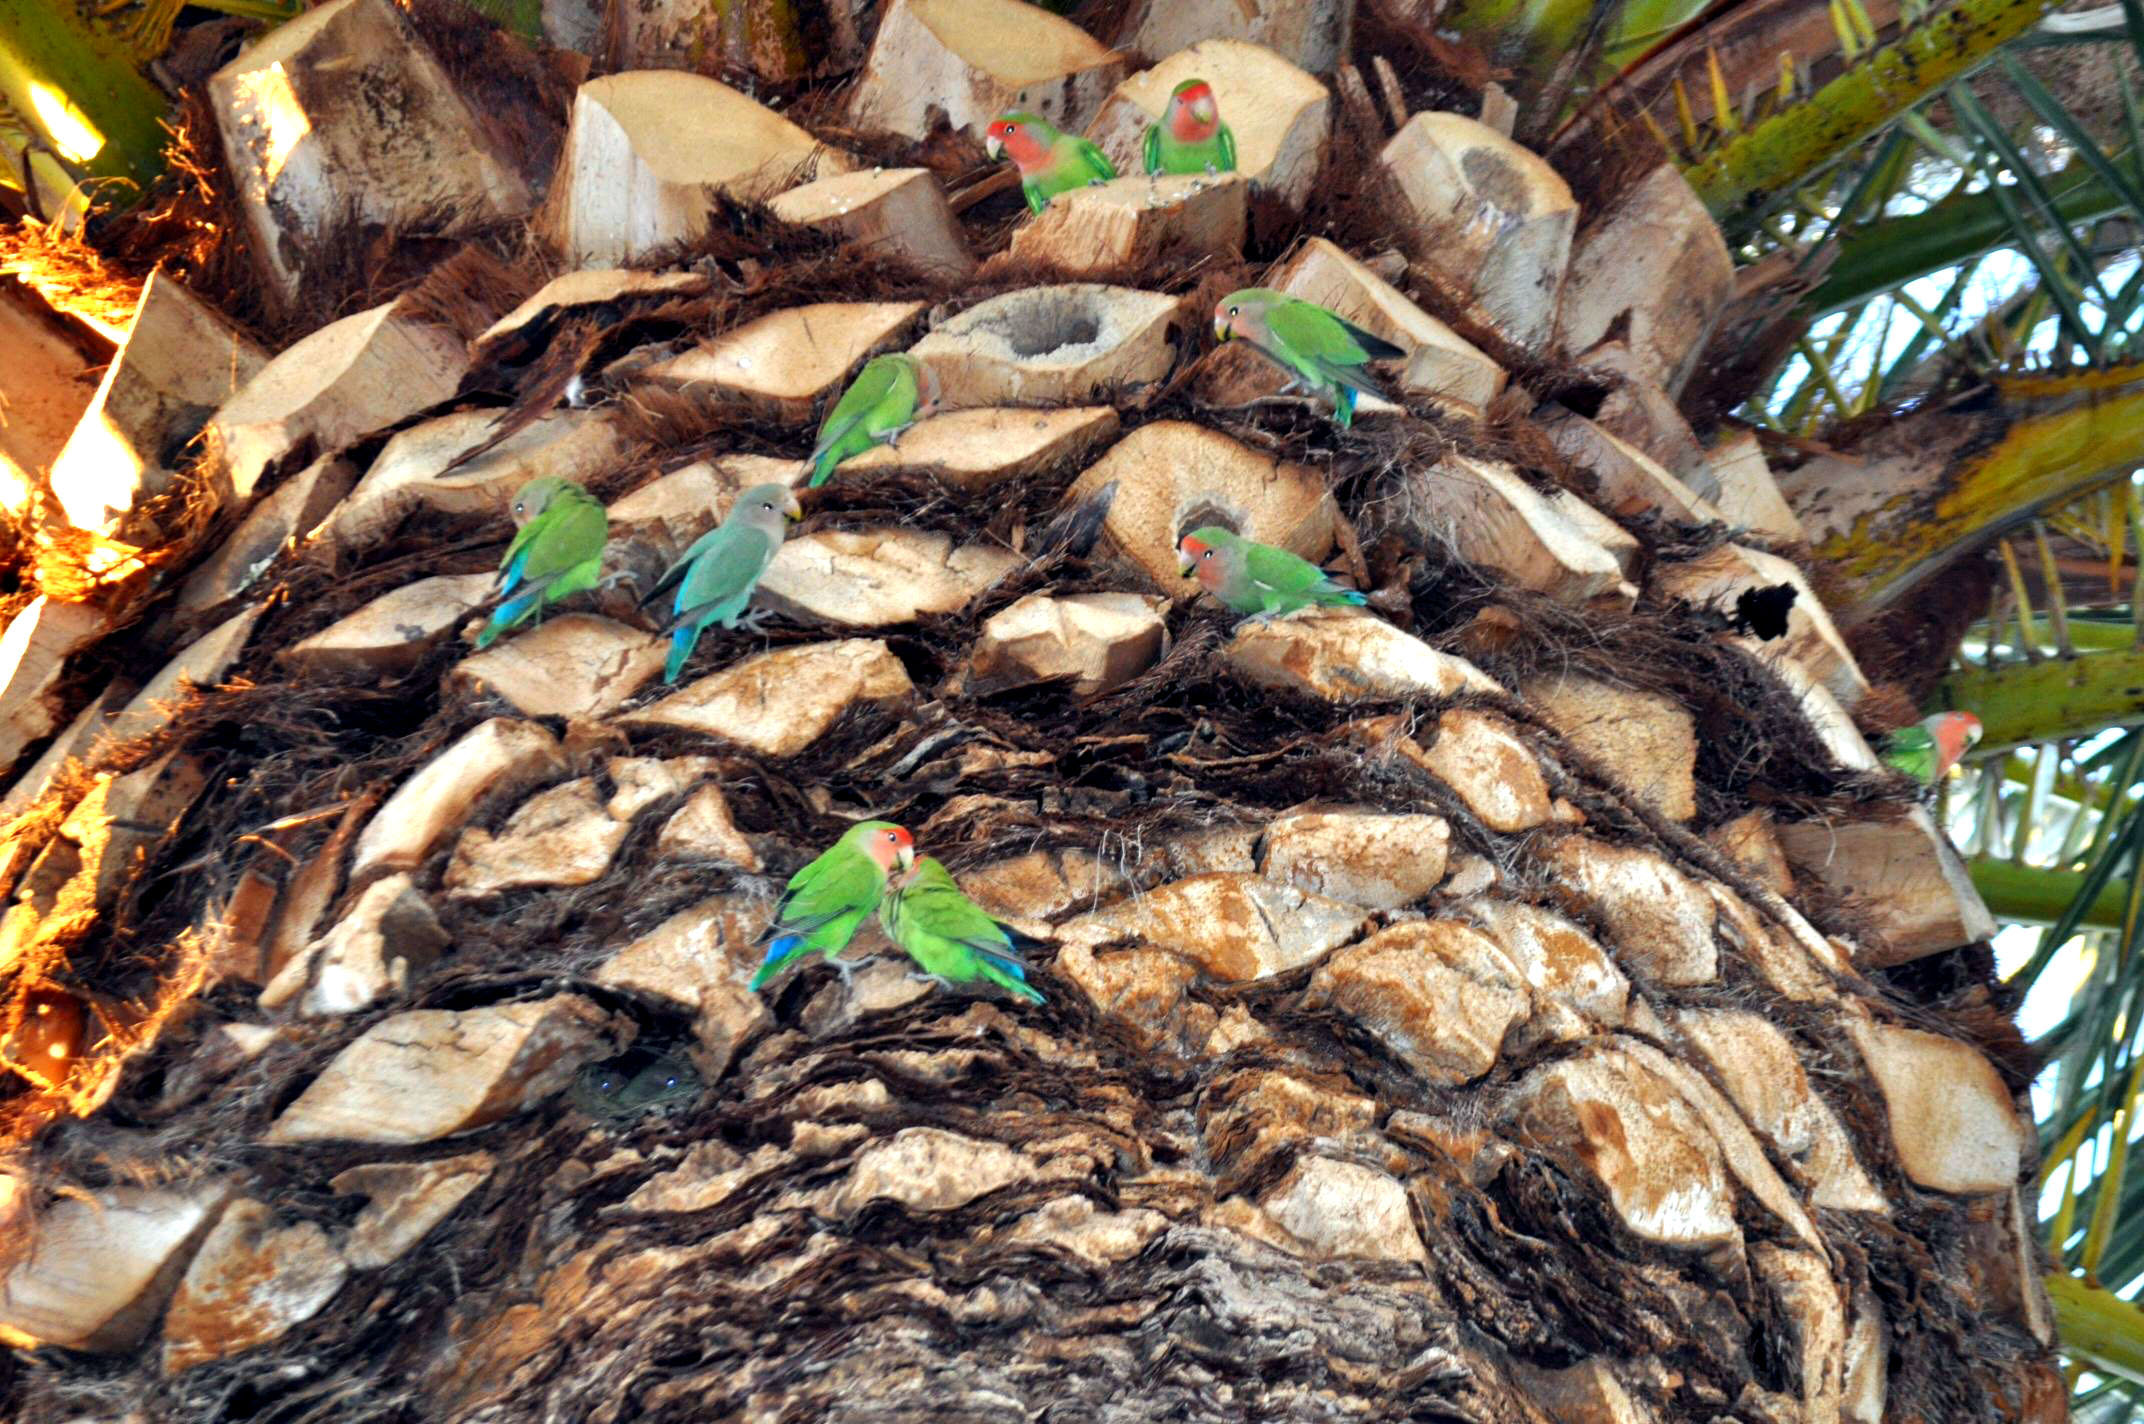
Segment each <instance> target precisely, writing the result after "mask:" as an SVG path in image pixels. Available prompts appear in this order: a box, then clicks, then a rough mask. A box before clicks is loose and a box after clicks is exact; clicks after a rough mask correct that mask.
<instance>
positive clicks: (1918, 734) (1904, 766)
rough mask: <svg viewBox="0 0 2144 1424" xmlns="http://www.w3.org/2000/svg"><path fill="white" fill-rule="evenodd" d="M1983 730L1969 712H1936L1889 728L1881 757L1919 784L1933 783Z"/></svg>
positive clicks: (1969, 746)
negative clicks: (1889, 737)
mask: <svg viewBox="0 0 2144 1424" xmlns="http://www.w3.org/2000/svg"><path fill="white" fill-rule="evenodd" d="M1983 730H1984V729H1983V728H1982V727H1981V725H1980V719H1979V718H1978V717H1975V716H1974V715H1973V714H1972V713H1970V712H1938V713H1936V714H1935V715H1934V716H1933V717H1923V718H1922V719H1921V720H1920V721H1919V722H1917V723H1915V724H1914V725H1913V726H1911V727H1901V728H1900V729H1899V730H1897V731H1895V732H1893V733H1892V734H1891V741H1890V744H1889V745H1888V746H1886V747H1885V748H1884V749H1883V759H1884V762H1885V764H1886V765H1888V766H1892V767H1895V768H1897V769H1898V770H1900V771H1903V772H1904V773H1906V775H1908V776H1910V777H1912V778H1913V779H1914V780H1916V781H1918V782H1920V783H1921V784H1922V785H1923V786H1933V785H1935V784H1936V783H1937V782H1939V781H1941V780H1942V779H1943V778H1944V777H1946V776H1948V775H1949V774H1950V769H1951V768H1952V767H1954V766H1956V765H1957V764H1958V763H1959V762H1961V761H1963V760H1964V759H1965V754H1966V753H1967V752H1969V751H1971V750H1972V749H1973V746H1974V744H1975V743H1977V742H1978V741H1979V740H1980V737H1981V733H1982V731H1983Z"/></svg>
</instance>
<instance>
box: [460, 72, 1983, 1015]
mask: <svg viewBox="0 0 2144 1424" xmlns="http://www.w3.org/2000/svg"><path fill="white" fill-rule="evenodd" d="M987 132H988V140H989V147H990V149H991V151H992V153H993V154H998V153H1002V154H1004V155H1006V156H1009V157H1010V158H1011V159H1012V161H1013V163H1014V164H1015V165H1017V167H1018V168H1019V172H1020V185H1021V189H1022V191H1023V192H1024V193H1025V195H1026V197H1027V204H1028V207H1029V208H1030V209H1031V210H1032V211H1034V212H1036V213H1040V212H1041V211H1042V210H1043V209H1044V207H1046V206H1047V205H1048V204H1049V201H1050V199H1052V198H1053V197H1055V196H1056V195H1058V194H1059V193H1064V192H1068V191H1070V190H1072V189H1076V188H1081V187H1085V186H1087V185H1089V184H1093V183H1102V182H1106V181H1108V180H1110V179H1112V178H1115V177H1116V176H1117V172H1116V169H1115V167H1114V166H1113V165H1112V164H1111V163H1110V161H1109V159H1108V157H1107V156H1105V155H1104V154H1103V153H1102V151H1101V150H1100V149H1099V148H1097V147H1095V145H1094V144H1093V143H1091V142H1089V141H1088V140H1086V139H1084V138H1081V137H1079V136H1078V135H1076V134H1067V133H1063V132H1060V131H1059V130H1058V129H1056V128H1055V127H1053V126H1052V125H1051V124H1049V123H1048V122H1047V121H1046V120H1044V119H1042V118H1039V117H1038V116H1036V115H1034V114H1029V113H1009V114H1005V115H1002V116H1001V117H999V118H998V119H997V120H995V121H994V122H992V123H991V124H990V126H989V129H988V131H987ZM1143 157H1144V160H1145V166H1146V171H1147V173H1148V174H1150V175H1154V174H1163V173H1184V174H1198V173H1206V174H1215V173H1225V172H1231V171H1234V169H1235V167H1236V140H1235V135H1234V134H1232V133H1231V132H1230V131H1229V128H1228V125H1227V124H1225V123H1223V122H1221V117H1220V110H1219V107H1218V105H1217V104H1216V102H1215V99H1214V92H1213V88H1212V86H1211V85H1209V84H1208V83H1207V82H1206V81H1204V80H1202V79H1187V80H1185V81H1184V82H1183V83H1181V84H1179V85H1177V86H1176V88H1175V90H1174V92H1172V93H1171V94H1170V96H1169V103H1168V107H1167V109H1166V111H1165V112H1164V113H1163V115H1162V117H1161V119H1160V121H1159V122H1157V123H1155V124H1153V125H1151V126H1150V127H1149V128H1148V129H1147V131H1146V139H1145V144H1144V146H1143ZM1214 334H1215V335H1216V336H1217V337H1218V338H1219V339H1220V340H1223V341H1227V340H1230V339H1237V338H1240V339H1241V340H1243V341H1245V342H1247V343H1249V344H1250V345H1251V346H1252V347H1253V348H1255V349H1256V350H1257V351H1258V352H1259V353H1260V354H1261V355H1263V356H1265V357H1266V358H1268V359H1269V360H1271V361H1273V362H1274V363H1275V364H1276V365H1278V366H1280V367H1281V368H1282V369H1283V370H1285V371H1286V372H1288V374H1289V377H1290V379H1289V382H1288V385H1287V386H1286V387H1285V388H1284V389H1285V390H1291V391H1292V390H1298V389H1305V390H1309V391H1311V392H1313V393H1315V394H1317V395H1320V396H1322V397H1324V398H1325V399H1326V400H1327V401H1329V402H1331V404H1332V407H1333V418H1334V420H1335V422H1336V423H1337V424H1339V425H1341V426H1343V427H1346V426H1348V425H1350V424H1351V423H1352V422H1353V418H1354V412H1355V403H1356V399H1357V397H1358V396H1361V395H1373V396H1380V397H1381V396H1383V394H1384V393H1383V391H1381V390H1380V389H1379V388H1378V386H1377V385H1376V384H1375V383H1374V382H1373V381H1372V380H1371V379H1370V377H1369V375H1368V373H1367V371H1366V367H1367V366H1368V365H1369V363H1371V362H1373V361H1384V360H1390V359H1392V358H1394V357H1398V356H1402V355H1404V354H1405V352H1403V351H1402V350H1401V349H1400V348H1399V347H1397V346H1394V345H1393V344H1392V343H1390V342H1388V341H1385V340H1383V339H1382V338H1380V337H1377V336H1374V335H1372V334H1371V333H1369V332H1367V331H1364V330H1363V329H1362V328H1361V327H1358V326H1356V325H1355V324H1354V323H1352V322H1349V321H1347V320H1345V319H1344V318H1342V317H1340V316H1338V315H1336V314H1335V313H1333V312H1331V311H1328V310H1327V309H1326V308H1324V307H1321V306H1318V305H1316V304H1314V303H1311V302H1306V301H1303V300H1300V299H1299V298H1296V297H1291V296H1289V295H1287V294H1286V293H1284V292H1278V291H1273V290H1270V289H1268V288H1264V287H1246V288H1244V289H1242V290H1240V291H1236V292H1231V293H1229V294H1228V295H1227V296H1225V297H1223V298H1222V299H1221V300H1220V301H1219V302H1218V303H1217V304H1216V305H1215V308H1214ZM939 399H940V391H939V386H938V380H937V377H936V375H935V374H933V373H932V371H931V370H930V368H929V367H927V366H926V365H924V364H923V363H922V362H919V361H917V360H915V359H914V358H913V357H910V356H908V355H906V354H892V355H885V356H877V357H874V358H872V360H870V361H869V362H867V363H866V364H865V366H864V368H863V370H862V371H860V372H858V373H857V376H856V379H855V380H854V381H853V382H851V383H850V384H849V387H848V389H846V390H845V391H843V392H842V395H841V398H840V399H839V400H838V401H836V402H835V403H834V407H833V409H832V410H830V411H828V412H827V415H826V419H825V421H824V422H823V423H822V424H821V425H820V427H819V436H818V439H817V441H815V442H814V444H813V446H812V452H811V454H810V455H809V456H807V457H806V460H805V463H806V464H807V465H808V466H809V467H810V471H811V478H810V481H809V484H810V486H811V487H812V488H817V487H818V486H820V485H823V484H825V483H826V481H827V480H828V479H829V478H830V477H831V476H832V475H833V473H834V471H835V468H836V467H837V466H839V465H840V464H841V463H842V462H843V461H845V460H847V459H849V458H850V457H852V456H855V455H859V454H861V453H863V452H864V451H866V450H868V449H870V448H871V447H872V446H873V445H877V444H888V445H892V444H896V443H897V442H898V441H899V439H900V437H901V435H902V433H903V432H905V431H906V430H907V429H908V428H909V427H910V426H911V425H913V424H915V422H916V421H918V420H920V419H922V418H924V417H926V416H928V415H930V414H931V413H933V412H934V411H935V410H936V409H937V406H938V403H939ZM513 514H514V519H515V521H516V523H518V524H519V526H520V528H519V530H518V532H516V534H515V535H514V539H513V542H512V543H511V544H509V545H508V546H507V550H506V554H505V556H504V557H503V558H502V559H501V561H500V566H499V583H498V589H497V593H496V604H495V607H494V608H493V610H492V612H491V615H490V617H489V618H488V619H487V620H486V621H485V623H484V626H483V627H482V628H481V629H480V630H479V631H478V634H477V638H476V645H477V647H479V648H486V647H489V646H490V645H491V644H492V643H493V642H494V641H495V640H496V639H498V638H499V637H500V636H501V635H502V634H505V633H507V632H509V631H511V630H512V629H514V628H516V627H518V626H519V625H521V624H522V623H524V622H526V621H527V620H528V619H529V618H531V617H535V616H539V615H540V613H541V611H542V610H543V609H544V608H545V607H547V606H548V605H550V604H553V603H556V602H558V601H559V600H561V599H564V598H568V597H571V596H572V595H574V594H576V593H584V592H587V591H588V590H590V589H593V588H594V587H596V585H597V583H598V580H599V578H600V576H601V572H602V557H603V546H604V543H605V541H606V539H607V538H608V537H609V519H608V516H607V515H606V514H605V512H604V509H603V506H602V505H601V504H600V503H599V502H598V501H597V500H596V499H595V498H594V497H593V496H592V495H590V494H589V493H588V492H587V491H586V490H584V489H582V488H581V487H580V486H579V485H577V484H574V483H573V482H572V481H570V480H564V479H559V478H556V477H551V476H546V477H544V478H541V479H536V480H532V481H530V482H529V483H528V484H527V485H525V486H523V487H522V489H521V491H520V493H519V494H518V495H517V497H516V498H515V501H514V505H513ZM802 515H803V510H802V508H801V507H800V506H799V505H798V503H797V498H796V495H795V494H794V493H793V492H792V490H791V488H790V487H789V486H787V485H781V484H764V485H755V486H754V487H752V488H751V489H748V490H745V491H744V492H743V493H742V494H740V495H738V497H737V499H736V502H735V503H734V504H732V505H731V506H730V510H729V514H728V517H727V518H725V519H724V520H723V521H722V522H721V523H720V524H718V525H717V526H716V527H715V528H714V529H712V530H710V531H708V532H707V533H706V534H704V535H702V536H701V537H700V538H699V539H697V540H695V541H694V542H693V544H692V545H691V547H689V548H687V549H686V550H685V552H684V554H683V555H682V556H681V557H680V558H679V559H678V560H677V561H676V562H675V563H673V564H672V565H671V566H670V568H669V569H668V570H667V571H666V572H665V573H664V574H663V576H662V578H661V579H659V580H658V581H657V582H656V584H655V586H654V587H653V588H652V589H650V590H649V591H648V593H647V595H646V596H645V597H644V598H643V599H642V600H641V604H642V606H643V607H645V606H646V605H647V604H649V603H652V602H654V601H655V600H656V599H658V598H660V597H661V596H662V595H663V594H664V593H666V592H669V591H670V590H672V589H674V590H675V593H674V594H673V595H672V597H671V602H670V617H669V620H668V622H667V623H666V624H665V625H664V628H663V631H665V632H667V633H668V634H669V635H670V640H671V641H670V652H669V656H668V659H667V661H666V662H665V664H664V668H663V676H664V678H665V680H667V681H672V682H674V681H676V680H677V676H678V674H679V673H680V672H681V671H683V670H684V667H685V663H686V661H687V660H688V659H689V658H690V657H691V656H692V650H693V646H694V645H695V644H696V643H697V642H698V640H699V637H700V633H701V631H702V630H703V629H705V628H706V627H707V626H708V625H710V624H719V625H721V626H722V627H724V628H733V627H735V626H737V624H738V622H739V621H740V620H741V619H743V618H744V615H745V610H746V608H747V606H748V605H749V604H750V603H751V601H752V594H753V592H754V590H755V589H756V588H757V587H758V584H759V580H760V576H761V575H762V574H764V573H765V572H766V569H767V565H768V564H769V563H771V562H772V561H773V559H774V556H775V554H776V552H777V551H778V550H780V548H781V546H782V540H783V538H784V536H785V535H786V534H787V532H788V530H787V526H788V524H789V522H790V521H793V520H796V519H799V518H801V517H802ZM1177 548H1178V553H1179V555H1180V566H1181V568H1182V570H1183V574H1184V577H1186V578H1193V577H1195V578H1197V579H1198V581H1199V584H1200V586H1201V587H1202V588H1204V589H1205V591H1206V592H1207V593H1209V594H1211V595H1213V597H1214V598H1215V599H1217V600H1218V601H1219V602H1221V603H1222V604H1224V605H1226V606H1227V607H1228V608H1230V609H1231V610H1233V611H1235V612H1237V613H1240V614H1245V615H1248V616H1251V617H1253V618H1261V619H1262V618H1271V617H1274V616H1277V615H1279V614H1283V613H1289V612H1293V611H1294V610H1296V609H1300V608H1307V607H1312V606H1316V605H1335V604H1343V605H1358V606H1359V605H1361V604H1363V603H1364V602H1366V601H1367V600H1366V599H1365V598H1364V596H1363V595H1362V594H1361V593H1359V592H1357V591H1356V590H1354V589H1351V588H1347V587H1344V586H1342V585H1341V584H1338V583H1336V582H1334V581H1333V579H1332V578H1331V577H1330V576H1328V575H1327V574H1326V572H1325V571H1324V570H1323V569H1321V568H1319V567H1318V566H1317V565H1315V564H1313V563H1311V562H1309V561H1308V560H1306V559H1302V558H1299V557H1297V556H1296V555H1294V554H1292V553H1289V552H1288V551H1287V550H1285V549H1279V548H1275V547H1273V546H1271V545H1268V544H1260V543H1257V542H1255V541H1253V540H1250V539H1246V538H1244V537H1242V536H1241V535H1239V534H1236V533H1235V532H1233V531H1232V530H1229V529H1224V528H1220V527H1218V526H1208V527H1205V528H1200V529H1194V530H1192V531H1191V532H1190V533H1188V534H1186V535H1184V536H1183V539H1182V541H1181V542H1180V543H1179V544H1178V546H1177ZM1979 737H1980V723H1979V721H1978V719H1976V718H1974V717H1973V715H1972V714H1971V713H1969V712H1948V713H1942V714H1938V715H1937V716H1934V717H1930V718H1928V719H1927V720H1926V721H1925V722H1923V723H1921V724H1920V725H1919V726H1917V727H1909V728H1907V729H1905V730H1904V731H1902V732H1900V733H1898V734H1897V735H1896V736H1895V737H1894V738H1893V739H1892V742H1891V744H1890V748H1889V750H1888V751H1887V752H1886V754H1885V760H1886V761H1888V762H1889V763H1890V764H1891V765H1892V766H1894V767H1896V768H1897V769H1898V770H1900V771H1903V772H1905V773H1906V774H1907V775H1909V776H1914V777H1916V778H1918V779H1920V780H1921V781H1923V782H1924V783H1931V784H1932V783H1934V782H1935V781H1937V780H1940V779H1941V777H1942V776H1943V774H1944V773H1946V772H1947V771H1948V770H1949V769H1950V768H1951V767H1952V766H1955V765H1956V764H1957V762H1958V760H1959V758H1961V757H1962V756H1963V755H1964V754H1965V752H1966V750H1967V749H1968V748H1970V747H1971V745H1972V744H1973V743H1974V742H1975V741H1977V740H1979ZM873 915H876V916H877V917H878V921H879V925H880V927H881V928H882V929H883V930H884V931H885V933H886V936H887V938H888V939H890V940H892V941H893V943H894V944H896V945H897V946H899V947H900V948H901V949H902V950H904V951H905V952H906V953H907V954H908V955H909V957H910V958H912V959H913V960H915V962H916V964H917V965H918V966H919V967H920V968H921V969H922V970H923V972H924V973H925V974H927V975H929V976H930V977H932V978H934V979H937V980H940V981H942V982H947V983H953V984H963V985H976V984H989V985H993V986H995V987H997V988H998V989H1001V990H1004V991H1005V992H1007V993H1009V994H1012V995H1013V996H1015V997H1017V998H1021V999H1026V1000H1028V1001H1030V1002H1035V1003H1040V1002H1041V1001H1042V995H1041V993H1040V992H1039V991H1038V990H1036V989H1035V988H1034V986H1032V985H1030V984H1029V983H1028V982H1027V974H1026V970H1025V967H1024V966H1023V965H1022V963H1021V960H1020V954H1019V944H1018V941H1017V939H1016V937H1015V936H1014V935H1013V933H1012V932H1011V931H1009V930H1008V929H1007V928H1006V927H1005V926H1003V925H1000V924H999V923H998V922H997V921H996V920H994V919H992V918H991V917H990V916H989V915H988V914H987V913H985V912H984V911H983V909H982V908H981V907H980V906H978V905H977V904H976V903H975V902H974V901H972V900H970V899H969V898H968V897H967V896H966V895H965V894H963V893H962V892H961V889H960V887H959V885H957V884H956V883H955V882H954V880H953V877H952V875H951V873H949V872H948V871H947V870H946V868H945V867H944V866H943V865H941V864H940V863H939V862H938V861H937V860H935V859H933V858H931V857H930V856H922V857H920V858H919V857H917V855H916V853H915V840H914V838H913V837H912V836H911V835H910V834H909V833H908V831H907V830H905V829H904V828H902V827H900V826H897V825H893V824H892V823H890V822H886V821H865V822H862V823H860V824H858V825H855V826H852V827H850V828H849V830H848V832H847V834H845V835H843V836H842V837H841V839H840V840H839V841H837V842H835V843H834V845H833V846H831V847H830V848H829V849H827V850H826V851H825V852H824V853H823V854H821V855H820V856H819V857H818V858H817V859H816V860H814V861H812V862H811V863H810V864H809V865H807V866H805V867H804V868H803V869H802V870H799V871H798V872H797V873H796V874H795V875H794V876H792V877H791V878H790V880H789V884H788V887H787V888H786V889H785V890H784V892H783V894H782V898H781V901H780V903H779V904H778V905H777V906H776V908H775V913H774V920H773V923H772V924H771V925H769V927H768V929H767V931H766V941H765V942H766V958H765V961H764V962H763V963H762V964H761V965H760V968H759V971H758V973H756V974H755V975H754V976H753V978H752V987H753V988H754V989H759V988H762V987H764V986H765V985H766V984H767V983H768V982H769V981H771V980H773V979H774V978H775V977H776V976H778V975H780V974H781V973H783V972H784V971H785V970H787V969H789V968H791V967H792V966H794V965H796V964H798V963H801V962H802V961H803V960H804V959H805V958H806V957H807V956H809V955H810V954H812V953H814V952H816V953H818V954H819V955H821V956H823V957H824V958H825V959H826V960H827V961H828V962H829V963H831V964H832V965H833V966H834V967H835V968H836V969H838V970H839V971H841V973H842V976H843V978H844V979H846V978H847V977H848V974H849V973H850V967H849V965H848V963H847V962H846V961H844V960H842V959H840V958H839V957H838V956H839V955H840V954H841V952H842V951H843V950H844V949H846V948H847V947H848V944H849V941H850V940H851V939H852V938H853V937H854V936H855V934H856V932H857V931H858V930H859V929H860V928H861V927H862V926H863V924H864V922H865V921H866V920H868V919H870V918H871V917H872V916H873Z"/></svg>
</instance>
